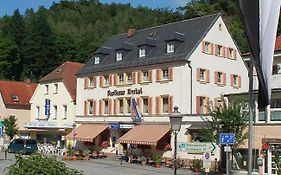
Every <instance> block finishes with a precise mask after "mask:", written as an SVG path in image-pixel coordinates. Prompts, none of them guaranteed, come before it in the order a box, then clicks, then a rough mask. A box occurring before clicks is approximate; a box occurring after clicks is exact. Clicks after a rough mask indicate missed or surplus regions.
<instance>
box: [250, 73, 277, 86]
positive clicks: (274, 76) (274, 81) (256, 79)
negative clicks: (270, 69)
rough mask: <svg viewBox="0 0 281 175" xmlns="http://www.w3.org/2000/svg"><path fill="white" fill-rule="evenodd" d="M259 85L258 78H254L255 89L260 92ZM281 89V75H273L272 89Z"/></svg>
mask: <svg viewBox="0 0 281 175" xmlns="http://www.w3.org/2000/svg"><path fill="white" fill-rule="evenodd" d="M258 88H259V83H258V77H257V76H254V81H253V89H254V90H258ZM277 88H281V74H274V75H272V89H277Z"/></svg>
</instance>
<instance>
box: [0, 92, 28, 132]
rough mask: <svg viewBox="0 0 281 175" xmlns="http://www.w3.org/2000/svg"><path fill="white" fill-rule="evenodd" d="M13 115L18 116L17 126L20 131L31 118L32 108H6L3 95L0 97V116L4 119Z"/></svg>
mask: <svg viewBox="0 0 281 175" xmlns="http://www.w3.org/2000/svg"><path fill="white" fill-rule="evenodd" d="M11 115H14V116H16V119H17V122H16V123H17V126H18V129H19V130H20V131H22V130H24V129H25V128H24V125H25V124H26V123H27V122H28V121H29V120H30V110H24V109H11V108H8V109H7V108H6V107H5V104H4V101H3V98H2V95H1V98H0V116H1V118H2V119H4V118H6V117H9V116H11Z"/></svg>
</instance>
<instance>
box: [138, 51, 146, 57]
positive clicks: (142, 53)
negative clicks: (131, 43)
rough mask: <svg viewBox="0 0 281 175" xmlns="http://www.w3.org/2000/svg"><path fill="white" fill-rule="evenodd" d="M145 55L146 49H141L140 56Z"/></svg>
mask: <svg viewBox="0 0 281 175" xmlns="http://www.w3.org/2000/svg"><path fill="white" fill-rule="evenodd" d="M141 57H145V49H139V58H141Z"/></svg>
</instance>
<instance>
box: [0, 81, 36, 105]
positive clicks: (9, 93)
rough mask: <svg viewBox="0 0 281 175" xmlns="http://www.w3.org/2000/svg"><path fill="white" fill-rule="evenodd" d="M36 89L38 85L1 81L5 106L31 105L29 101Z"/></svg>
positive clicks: (0, 89)
mask: <svg viewBox="0 0 281 175" xmlns="http://www.w3.org/2000/svg"><path fill="white" fill-rule="evenodd" d="M36 87H37V84H36V83H30V84H28V83H26V82H16V81H2V80H0V91H1V94H2V98H3V101H4V104H5V105H30V103H29V100H30V98H31V96H32V94H33V92H34V91H35V89H36ZM12 97H13V98H14V100H13V99H12Z"/></svg>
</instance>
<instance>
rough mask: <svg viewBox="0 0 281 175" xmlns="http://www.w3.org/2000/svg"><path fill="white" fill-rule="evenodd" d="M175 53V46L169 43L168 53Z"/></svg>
mask: <svg viewBox="0 0 281 175" xmlns="http://www.w3.org/2000/svg"><path fill="white" fill-rule="evenodd" d="M174 52H175V45H174V44H171V43H168V44H167V53H174Z"/></svg>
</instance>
